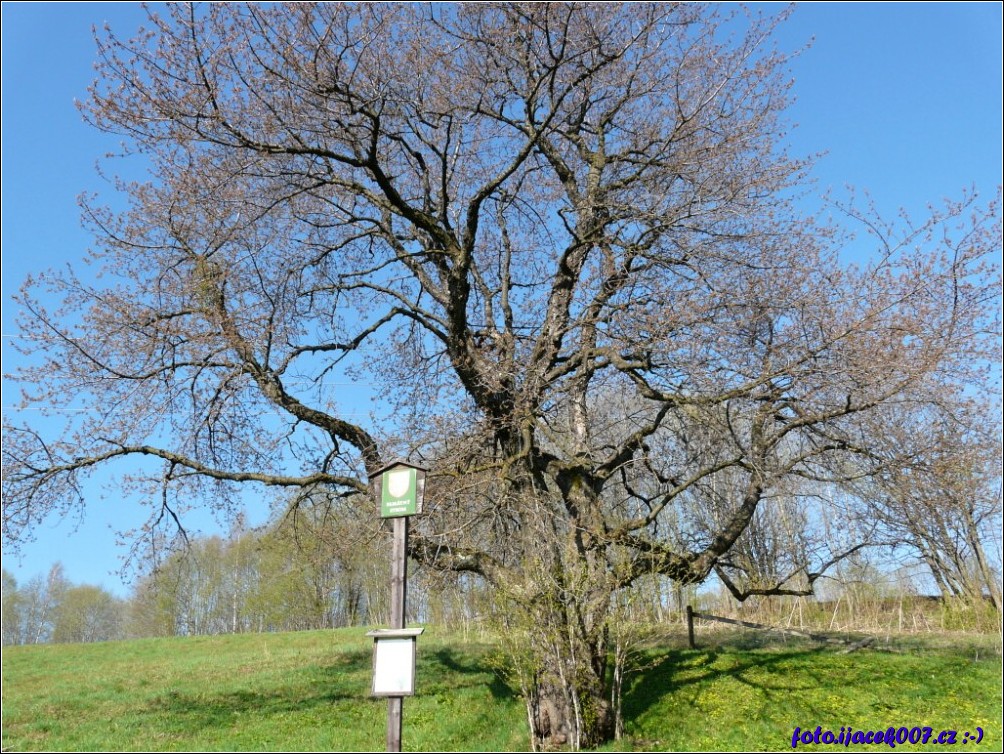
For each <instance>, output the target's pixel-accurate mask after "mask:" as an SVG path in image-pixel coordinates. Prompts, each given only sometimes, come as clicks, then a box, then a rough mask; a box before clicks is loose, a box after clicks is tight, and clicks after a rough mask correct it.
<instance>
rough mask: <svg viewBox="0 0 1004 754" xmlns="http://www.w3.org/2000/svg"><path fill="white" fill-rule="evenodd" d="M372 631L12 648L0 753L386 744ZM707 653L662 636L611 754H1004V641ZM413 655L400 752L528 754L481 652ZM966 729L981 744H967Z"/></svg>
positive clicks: (733, 646)
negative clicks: (890, 731)
mask: <svg viewBox="0 0 1004 754" xmlns="http://www.w3.org/2000/svg"><path fill="white" fill-rule="evenodd" d="M365 630H366V629H364V628H352V629H339V630H335V631H312V632H302V633H285V634H244V635H233V636H213V637H191V638H170V639H145V640H133V641H125V642H108V643H103V644H76V645H42V646H26V647H5V648H4V651H3V712H2V715H3V749H4V751H42V750H50V751H52V750H58V751H80V750H104V751H203V750H204V751H323V750H329V751H372V750H382V749H383V748H384V745H385V726H386V710H387V705H386V701H384V700H382V699H374V698H371V697H370V696H369V686H370V678H371V672H372V665H371V663H372V654H371V653H372V644H371V640H370V639H368V638H367V637H366V636H365V635H364V634H365ZM700 643H701V646H700V648H698V649H694V650H691V649H687V648H685V638H682V637H678V636H673V637H670V638H668V639H667V640H666V643H665V644H664V645H662V646H660V647H657V648H653V649H650V650H648V651H647V652H646V653H645V655H644V657H643V658H642V660H643V661H642V662H641V665H642V667H641V669H639V670H638V671H637V672H635V673H634V674H633V675H632V676H631V678H630V680H629V682H628V685H627V689H626V693H625V698H624V714H625V719H626V737H625V738H624V739H622V740H621V741H616V742H613V743H611V744H608V745H607V746H606V747H605V748H606V750H610V751H640V750H729V751H734V750H738V751H742V750H767V751H770V750H790V749H791V739H792V734H793V732H794V729H795V727H796V726H798V727H800V728H802V729H803V730H805V729H809V730H815V727H816V726H817V725H818V726H821V727H822V728H823V730H824V731H825V730H827V729H830V730H833V731H834V733H835V734H838V733H839V731H840V729H841V727H842V726H844V727H846V726H850V727H852V728H853V729H855V730H861V731H868V730H885V729H887V728H888V727H890V726H893V727H896V728H899V727H906V728H908V729H909V728H913V727H918V728H921V729H923V728H925V727H929V728H931V729H932V732H933V735H932V739H933V738H935V737H936V736H937V734H938V733H939V732H940V731H941V730H943V729H944V730H955V731H957V738H956V744H955V745H937V744H936V743H934V741H933V740H932V741H929V743H928V744H927V745H923V744H918V745H913V744H910V743H906V744H903V745H899V744H897V745H896V747H895V749H896V750H903V751H941V750H945V749H948V750H951V751H988V752H989V751H1000V750H1001V744H1002V738H1001V654H1000V640H999V637H985V636H984V637H979V636H972V635H969V636H963V637H954V638H951V637H950V640H946V639H945V638H944V637H934V638H928V639H912V640H901V641H899V642H898V643H897V644H896V646H892V647H891V646H887V645H886V646H879V647H878V648H874V649H865V650H861V651H858V652H853V653H850V654H841V653H840V652H839V651H838V650H836V649H834V648H832V647H821V646H819V645H816V644H812V643H803V642H791V641H787V642H785V641H782V640H780V639H778V638H776V637H774V638H763V635H762V634H753V633H751V632H727V633H723V632H719V633H715V634H713V635H709V636H705V637H701V639H700ZM888 650H895V651H888ZM418 651H419V654H418V674H417V681H416V692H417V694H416V696H414V697H411V698H408V699H406V700H405V702H404V734H403V742H404V746H403V748H404V749H405V750H410V751H439V750H445V751H484V750H488V751H521V750H525V749H527V747H528V746H529V738H528V735H527V722H526V712H525V710H524V707H523V704H522V700H521V699H520V698H519V695H518V692H517V691H516V690H515V689H513V688H511V687H510V686H509V685H508V684H507V683H506V682H505V680H504V675H502V674H499V673H497V672H496V671H495V670H494V668H496V667H498V657H497V656H496V654H495V650H494V649H493V647H492V645H490V644H488V643H479V642H475V641H464V640H463V639H462V637H459V636H456V635H451V634H449V633H447V632H444V631H442V630H438V629H437V628H435V627H432V628H430V629H427V630H426V632H425V634H424V635H423V636H421V637H420V638H419V650H418ZM977 727H980V728H982V730H983V732H984V734H983V738H982V741H980V742H979V743H978V744H977V743H975V742H974V741H972V740H968V741H966V742H965V743H963V737H964V735H965V734H966V733H969V734H970V735H975V730H976V728H977ZM833 748H834V746H832V745H831V746H826V745H823V744H820V745H815V744H810V745H802V744H799V746H798V749H799V750H803V749H805V750H815V751H825V750H832V749H833ZM837 748H845V747H837ZM846 750H848V751H852V750H859V751H860V750H864V751H891V750H892V749H890V747H889V746H887V745H885V744H870V745H869V744H852V745H851V746H849V747H846Z"/></svg>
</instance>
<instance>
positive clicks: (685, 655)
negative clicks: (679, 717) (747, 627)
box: [623, 642, 827, 722]
mask: <svg viewBox="0 0 1004 754" xmlns="http://www.w3.org/2000/svg"><path fill="white" fill-rule="evenodd" d="M740 643H741V642H740ZM760 648H761V646H760V645H754V646H753V647H750V648H746V647H743V646H731V647H722V646H715V647H709V648H706V649H669V650H663V651H656V652H653V653H652V654H650V655H649V657H648V662H643V663H642V667H641V668H640V669H638V670H635V671H634V672H632V673H631V674H630V675H629V676H628V682H627V688H626V689H625V693H624V699H623V712H624V719H625V720H626V721H628V722H631V721H633V720H636V719H638V718H640V717H641V716H642V715H644V714H645V713H646V712H647V711H649V710H650V709H652V708H654V707H657V706H658V705H659V704H660V703H662V702H663V700H664V699H666V698H667V697H669V696H674V697H676V698H677V700H679V699H683V700H685V701H689V702H690V703H691V704H695V703H696V699H697V696H698V692H697V690H696V689H697V687H699V686H700V685H701V684H704V683H707V682H709V681H712V680H715V679H719V678H731V679H734V680H735V681H737V682H739V683H741V684H743V685H746V686H749V687H751V688H754V689H756V690H757V691H759V692H761V693H762V694H763V695H764V696H765V697H767V698H770V697H772V696H774V695H779V696H782V697H788V696H789V695H791V694H793V693H798V692H799V691H807V690H809V689H814V688H818V684H816V683H814V682H813V681H812V680H811V679H808V678H806V677H805V676H804V675H799V676H798V679H797V680H796V678H794V677H792V675H791V674H790V673H789V672H788V671H787V670H786V668H785V666H786V665H788V664H789V663H791V662H792V661H793V660H794V661H796V662H797V661H799V660H806V661H808V659H809V658H812V657H816V656H819V655H820V653H823V652H826V651H827V650H826V649H824V648H823V647H810V648H805V647H798V648H791V649H781V650H778V649H776V648H774V649H773V650H772V651H755V650H758V649H760ZM765 669H766V670H767V671H768V673H767V674H766V675H765V674H764V670H765ZM770 671H773V672H770ZM691 689H693V691H691Z"/></svg>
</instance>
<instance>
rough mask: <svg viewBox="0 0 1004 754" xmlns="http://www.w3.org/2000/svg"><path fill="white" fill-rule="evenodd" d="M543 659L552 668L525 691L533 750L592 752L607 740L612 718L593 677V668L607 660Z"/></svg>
mask: <svg viewBox="0 0 1004 754" xmlns="http://www.w3.org/2000/svg"><path fill="white" fill-rule="evenodd" d="M552 649H553V647H552ZM563 649H564V650H566V651H567V650H570V649H572V647H570V646H567V647H563ZM542 659H546V660H548V661H549V662H550V663H551V664H552V665H551V666H550V667H547V668H545V669H544V670H543V672H542V673H541V675H540V676H539V677H538V678H537V679H536V680H535V682H534V683H533V684H532V685H531V686H530V687H529V688H528V689H526V704H527V714H528V717H529V720H530V726H531V730H530V735H531V737H532V743H533V748H534V750H535V751H540V750H547V749H556V748H559V747H568V748H571V749H572V750H579V749H584V748H585V749H591V748H595V747H596V746H599V745H600V744H602V743H604V742H605V741H608V740H610V738H612V737H613V732H614V725H613V723H614V715H613V711H612V709H611V707H610V702H609V700H608V699H607V695H606V693H605V690H606V685H605V683H604V679H603V678H602V677H600V676H599V675H597V673H596V670H597V668H596V665H601V666H603V668H605V665H606V658H605V657H603V658H599V657H592V658H590V657H580V656H570V655H565V656H560V657H559V656H553V657H544V658H542Z"/></svg>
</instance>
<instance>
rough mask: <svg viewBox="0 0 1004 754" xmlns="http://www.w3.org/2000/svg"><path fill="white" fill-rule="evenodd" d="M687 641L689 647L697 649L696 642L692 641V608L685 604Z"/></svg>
mask: <svg viewBox="0 0 1004 754" xmlns="http://www.w3.org/2000/svg"><path fill="white" fill-rule="evenodd" d="M687 642H688V643H689V644H690V648H691V649H697V644H696V643H694V608H692V607H691V606H690V605H687Z"/></svg>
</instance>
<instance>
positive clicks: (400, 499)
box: [380, 466, 420, 518]
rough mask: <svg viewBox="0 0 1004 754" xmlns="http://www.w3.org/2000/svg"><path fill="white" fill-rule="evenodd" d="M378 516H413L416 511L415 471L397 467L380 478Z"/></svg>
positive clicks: (416, 486) (405, 467)
mask: <svg viewBox="0 0 1004 754" xmlns="http://www.w3.org/2000/svg"><path fill="white" fill-rule="evenodd" d="M380 487H381V491H380V516H381V517H382V518H393V517H396V516H414V515H415V514H416V513H419V512H420V511H419V510H418V483H417V474H416V473H415V469H413V468H409V467H407V466H397V467H396V468H393V469H388V470H387V471H385V472H384V473H383V475H382V476H381V477H380Z"/></svg>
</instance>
